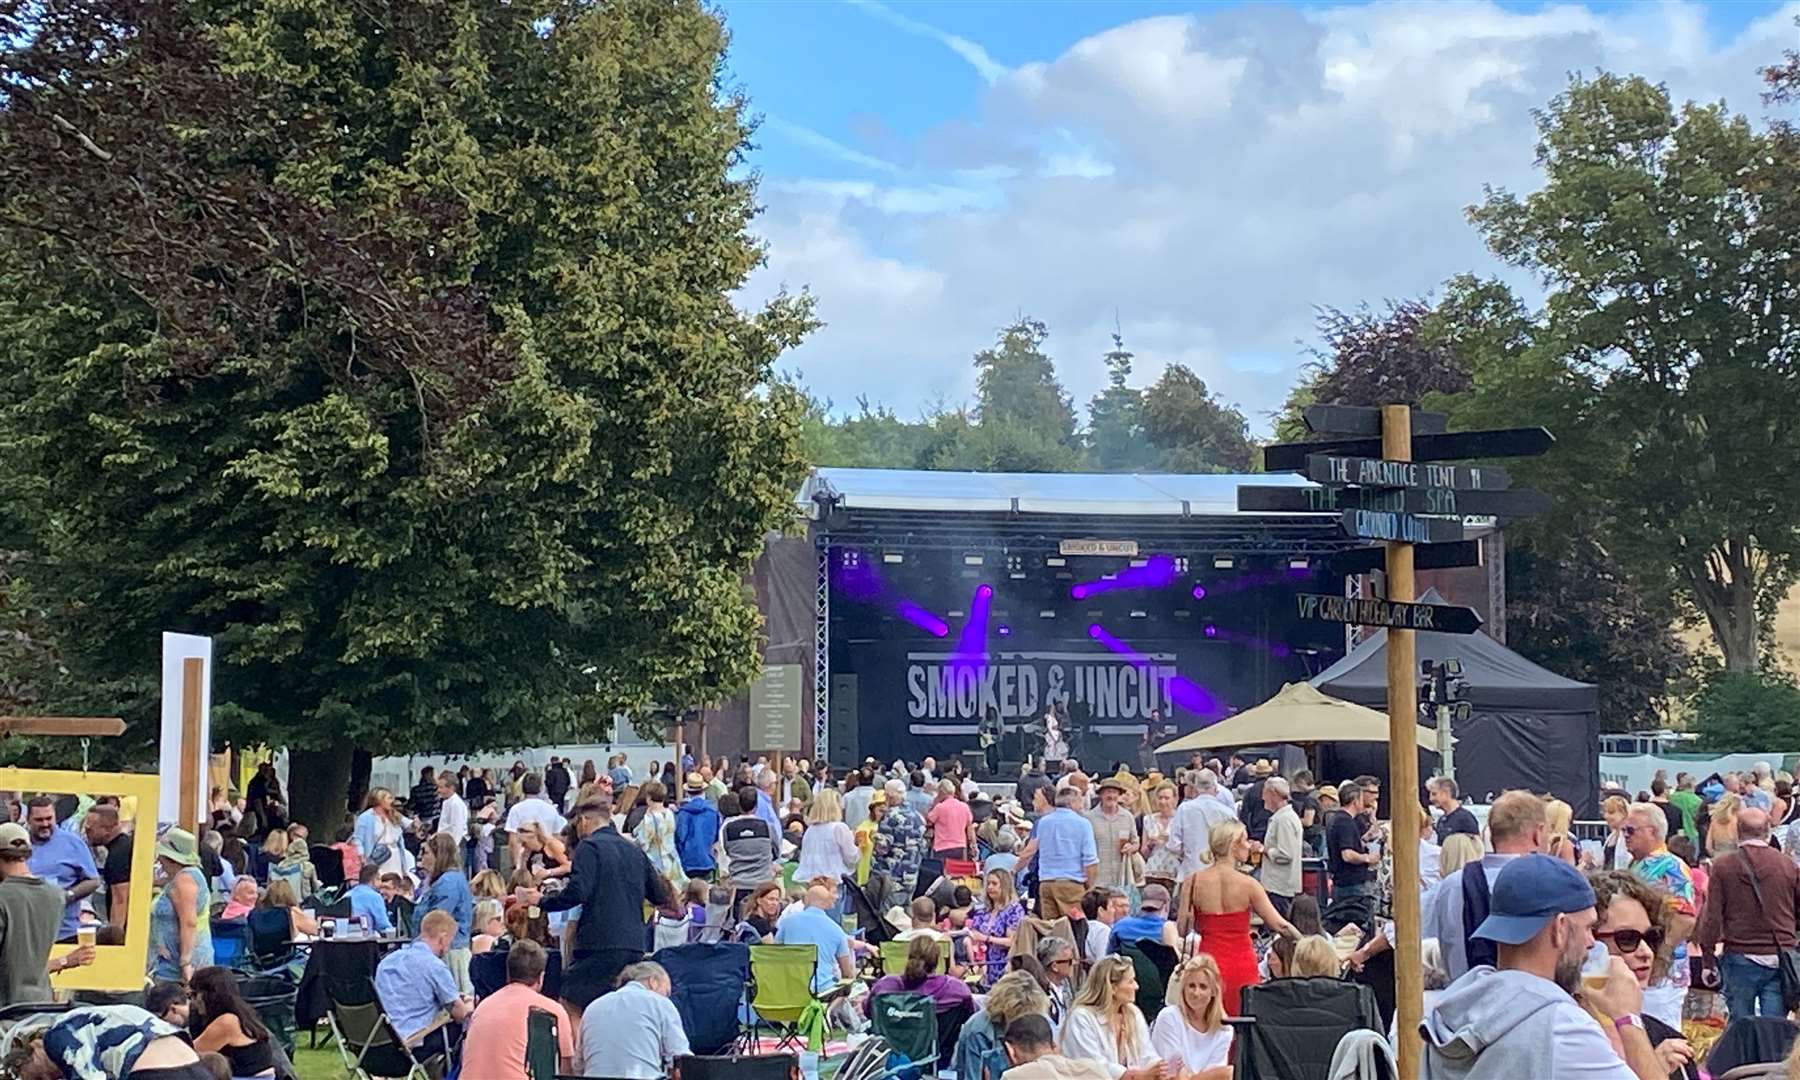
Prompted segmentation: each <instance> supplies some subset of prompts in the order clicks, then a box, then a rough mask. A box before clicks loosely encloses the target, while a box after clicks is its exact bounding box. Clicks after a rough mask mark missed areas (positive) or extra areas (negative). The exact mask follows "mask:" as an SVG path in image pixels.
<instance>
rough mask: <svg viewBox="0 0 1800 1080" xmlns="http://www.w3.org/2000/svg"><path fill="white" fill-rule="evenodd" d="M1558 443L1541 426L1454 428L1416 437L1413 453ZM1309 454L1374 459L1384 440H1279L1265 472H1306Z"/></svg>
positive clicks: (1269, 450) (1269, 449)
mask: <svg viewBox="0 0 1800 1080" xmlns="http://www.w3.org/2000/svg"><path fill="white" fill-rule="evenodd" d="M1555 443H1556V439H1555V437H1554V436H1552V435H1551V434H1550V432H1549V431H1547V430H1545V429H1544V428H1541V427H1534V428H1497V429H1495V430H1493V431H1455V432H1451V433H1449V434H1447V435H1415V436H1413V441H1412V456H1413V460H1414V461H1461V460H1463V459H1465V458H1497V457H1535V456H1536V455H1538V454H1542V453H1543V452H1545V451H1546V450H1548V449H1550V447H1551V446H1553V445H1555ZM1309 454H1342V455H1345V456H1347V457H1368V458H1375V457H1380V456H1381V440H1380V439H1373V438H1363V439H1324V440H1321V441H1319V442H1310V443H1276V444H1275V445H1273V446H1265V447H1263V469H1264V471H1266V472H1304V471H1305V470H1306V458H1307V455H1309Z"/></svg>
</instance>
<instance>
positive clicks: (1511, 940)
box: [1419, 854, 1668, 1080]
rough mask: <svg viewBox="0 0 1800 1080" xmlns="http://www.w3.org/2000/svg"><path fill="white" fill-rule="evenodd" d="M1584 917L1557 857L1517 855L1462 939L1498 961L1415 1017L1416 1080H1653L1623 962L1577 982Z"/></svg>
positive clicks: (1590, 913) (1588, 894)
mask: <svg viewBox="0 0 1800 1080" xmlns="http://www.w3.org/2000/svg"><path fill="white" fill-rule="evenodd" d="M1594 920H1595V911H1594V890H1593V888H1592V887H1591V886H1590V885H1589V884H1588V883H1587V879H1586V878H1584V877H1582V876H1581V872H1580V871H1579V870H1576V869H1575V868H1574V867H1573V866H1570V865H1569V864H1568V863H1566V862H1563V861H1562V860H1561V859H1556V858H1552V857H1551V856H1549V855H1536V854H1534V855H1523V856H1520V857H1519V858H1518V859H1515V860H1514V861H1513V862H1512V863H1511V864H1510V865H1508V866H1507V867H1506V869H1504V870H1502V871H1500V875H1499V877H1498V878H1496V879H1495V881H1494V887H1493V892H1492V896H1491V899H1490V903H1489V906H1488V916H1487V918H1486V919H1485V920H1484V921H1483V922H1482V923H1481V925H1480V926H1479V927H1477V928H1476V929H1475V934H1474V936H1475V937H1478V938H1483V939H1486V940H1488V941H1492V942H1493V943H1494V946H1495V951H1496V952H1497V953H1498V963H1497V964H1496V965H1495V966H1494V967H1488V966H1487V965H1482V966H1480V967H1475V968H1471V969H1469V971H1468V973H1467V974H1465V975H1463V976H1462V977H1461V978H1459V979H1457V980H1456V981H1455V982H1453V983H1451V984H1450V985H1449V986H1448V987H1446V988H1445V989H1444V991H1443V993H1442V994H1441V995H1439V997H1438V1000H1437V1001H1436V1003H1435V1004H1433V1005H1432V1007H1431V1008H1430V1009H1428V1010H1427V1011H1426V1013H1425V1020H1424V1022H1423V1023H1421V1024H1420V1025H1419V1034H1420V1035H1422V1036H1423V1037H1424V1039H1425V1056H1424V1066H1423V1070H1422V1072H1421V1074H1420V1075H1421V1077H1422V1078H1423V1080H1521V1078H1524V1077H1531V1078H1533V1080H1562V1078H1565V1077H1566V1078H1571V1080H1572V1078H1580V1080H1632V1078H1633V1077H1636V1078H1637V1080H1664V1078H1665V1077H1667V1075H1668V1070H1667V1069H1666V1068H1665V1067H1664V1066H1663V1065H1662V1063H1661V1062H1660V1061H1659V1060H1658V1058H1657V1056H1656V1051H1655V1050H1654V1049H1652V1048H1651V1045H1650V1038H1649V1036H1648V1035H1647V1034H1645V1032H1644V1025H1643V1021H1642V1020H1640V1019H1639V1016H1638V1013H1639V1010H1641V1009H1642V1007H1643V992H1642V991H1641V990H1639V989H1638V985H1637V980H1636V978H1634V977H1633V976H1632V974H1631V970H1630V969H1629V968H1628V967H1626V966H1625V962H1624V961H1623V960H1620V959H1618V958H1617V957H1612V958H1610V961H1611V962H1610V966H1609V968H1608V970H1607V973H1606V975H1605V979H1604V982H1603V983H1601V982H1600V981H1599V980H1598V979H1596V980H1595V983H1596V984H1598V985H1586V986H1584V985H1583V980H1582V977H1581V968H1582V963H1583V962H1584V961H1585V960H1586V959H1587V955H1588V951H1589V950H1590V949H1591V948H1593V945H1594ZM1577 994H1579V995H1580V1000H1579V1001H1577V999H1576V996H1575V995H1577ZM1584 1004H1585V1005H1586V1008H1583V1005H1584ZM1595 1014H1598V1015H1600V1016H1603V1017H1605V1018H1606V1022H1605V1023H1606V1026H1605V1027H1604V1028H1603V1027H1602V1026H1601V1023H1600V1022H1599V1021H1597V1020H1596V1019H1595Z"/></svg>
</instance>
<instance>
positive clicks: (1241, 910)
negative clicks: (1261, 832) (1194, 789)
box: [1176, 821, 1300, 1016]
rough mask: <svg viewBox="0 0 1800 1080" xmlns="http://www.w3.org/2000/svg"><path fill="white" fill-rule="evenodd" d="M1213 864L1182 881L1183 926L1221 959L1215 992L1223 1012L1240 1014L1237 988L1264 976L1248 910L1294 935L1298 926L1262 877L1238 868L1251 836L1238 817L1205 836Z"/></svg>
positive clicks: (1245, 856) (1272, 926)
mask: <svg viewBox="0 0 1800 1080" xmlns="http://www.w3.org/2000/svg"><path fill="white" fill-rule="evenodd" d="M1209 840H1210V845H1209V846H1210V847H1211V851H1212V863H1211V865H1209V866H1207V867H1205V868H1204V869H1201V870H1199V871H1196V872H1195V873H1193V874H1190V875H1188V879H1187V880H1186V881H1184V882H1182V883H1181V899H1180V900H1179V902H1178V903H1177V905H1176V910H1178V911H1179V912H1180V913H1181V919H1182V922H1183V923H1184V924H1185V925H1182V926H1181V931H1182V933H1183V934H1184V935H1185V934H1186V933H1187V931H1188V929H1189V928H1190V927H1191V928H1192V929H1194V930H1197V931H1199V932H1200V951H1201V952H1203V953H1206V954H1207V955H1209V956H1211V957H1212V958H1213V960H1214V961H1215V962H1216V963H1217V964H1218V965H1219V996H1220V997H1221V998H1222V999H1223V1000H1224V1002H1225V1013H1226V1015H1227V1016H1236V1015H1238V1010H1239V1008H1240V1007H1241V1004H1242V1003H1241V999H1240V997H1239V993H1240V991H1241V990H1242V989H1243V988H1244V987H1246V986H1254V985H1255V984H1256V983H1258V982H1261V981H1262V976H1261V973H1259V972H1258V971H1257V968H1256V950H1255V948H1253V947H1252V946H1251V944H1250V912H1251V911H1255V912H1256V914H1257V915H1258V916H1259V917H1260V918H1261V919H1262V921H1263V925H1264V926H1266V927H1268V928H1269V929H1271V930H1273V931H1275V932H1276V933H1277V934H1280V935H1282V936H1283V937H1288V938H1298V937H1299V936H1300V931H1298V930H1296V929H1294V927H1293V924H1291V923H1289V922H1288V921H1287V920H1286V919H1284V918H1282V917H1281V913H1280V912H1278V911H1276V910H1275V905H1274V904H1271V903H1269V894H1268V893H1266V892H1264V891H1263V887H1262V883H1261V882H1259V881H1257V880H1256V879H1255V878H1253V877H1251V876H1250V875H1249V874H1246V873H1244V872H1243V871H1241V870H1239V869H1238V866H1239V864H1241V863H1246V862H1249V861H1250V837H1249V835H1248V834H1247V833H1246V832H1245V831H1244V826H1243V824H1242V823H1241V822H1237V821H1222V822H1220V823H1219V824H1217V825H1214V826H1213V829H1212V834H1211V836H1210V837H1209Z"/></svg>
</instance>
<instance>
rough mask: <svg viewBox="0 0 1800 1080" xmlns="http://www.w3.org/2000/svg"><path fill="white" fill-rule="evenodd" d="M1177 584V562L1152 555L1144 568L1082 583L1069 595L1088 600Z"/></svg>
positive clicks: (1125, 570) (1071, 589) (1078, 583)
mask: <svg viewBox="0 0 1800 1080" xmlns="http://www.w3.org/2000/svg"><path fill="white" fill-rule="evenodd" d="M1173 584H1175V560H1174V558H1172V557H1171V556H1168V555H1152V556H1150V558H1149V559H1148V560H1146V561H1145V563H1144V565H1142V566H1131V567H1127V568H1125V569H1124V570H1121V571H1119V572H1118V573H1117V574H1115V575H1113V576H1112V577H1103V578H1100V579H1099V580H1097V581H1082V582H1077V583H1076V584H1074V585H1072V586H1070V587H1069V595H1070V596H1071V597H1073V598H1074V599H1076V600H1086V599H1087V598H1088V597H1090V596H1097V595H1099V594H1100V593H1105V592H1117V591H1118V590H1120V589H1166V588H1168V587H1169V586H1170V585H1173Z"/></svg>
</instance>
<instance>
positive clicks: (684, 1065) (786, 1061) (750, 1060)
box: [669, 1054, 800, 1080]
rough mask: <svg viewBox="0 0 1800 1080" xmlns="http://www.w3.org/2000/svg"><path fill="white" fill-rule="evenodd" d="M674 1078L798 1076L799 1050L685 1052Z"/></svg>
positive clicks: (771, 1079)
mask: <svg viewBox="0 0 1800 1080" xmlns="http://www.w3.org/2000/svg"><path fill="white" fill-rule="evenodd" d="M669 1075H670V1080H795V1078H796V1077H798V1076H799V1075H800V1058H799V1056H798V1055H796V1054H724V1055H719V1056H710V1055H702V1054H683V1055H682V1056H680V1057H678V1058H676V1059H675V1068H674V1069H673V1070H671V1072H670V1074H669Z"/></svg>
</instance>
